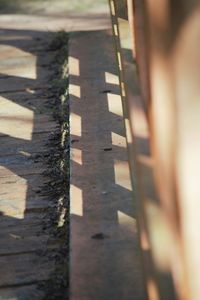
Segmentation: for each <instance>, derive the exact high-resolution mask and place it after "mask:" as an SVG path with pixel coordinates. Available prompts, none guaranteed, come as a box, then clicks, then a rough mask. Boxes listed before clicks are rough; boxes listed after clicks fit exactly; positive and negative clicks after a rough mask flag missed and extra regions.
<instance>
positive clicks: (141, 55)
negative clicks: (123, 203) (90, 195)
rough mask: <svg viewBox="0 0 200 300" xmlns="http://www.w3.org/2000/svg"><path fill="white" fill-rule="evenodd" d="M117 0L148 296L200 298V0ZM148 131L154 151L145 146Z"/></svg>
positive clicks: (152, 298)
mask: <svg viewBox="0 0 200 300" xmlns="http://www.w3.org/2000/svg"><path fill="white" fill-rule="evenodd" d="M110 2H111V3H112V4H111V5H114V6H115V16H112V17H113V18H115V21H116V20H117V25H118V28H119V33H120V32H122V34H121V36H120V35H119V37H115V38H116V39H118V40H119V41H120V45H121V50H120V54H121V61H122V78H124V84H125V91H126V98H125V99H126V103H125V107H126V111H127V112H128V113H127V114H128V117H129V121H130V127H131V132H132V135H133V136H132V141H133V145H130V149H132V147H134V148H135V149H134V152H135V155H133V154H132V153H131V151H130V161H132V160H134V162H135V165H136V169H137V171H138V172H137V174H136V178H137V182H138V185H137V189H138V201H139V214H140V216H141V217H140V219H141V225H142V226H141V228H140V238H141V247H142V250H143V259H144V272H145V275H146V282H147V291H148V297H149V299H150V300H158V299H161V300H169V299H170V300H173V299H180V300H190V299H191V300H199V299H200V279H199V278H200V268H199V267H200V254H199V253H200V234H199V228H200V209H199V206H200V205H199V201H200V183H199V182H198V180H199V176H198V175H199V172H200V121H199V120H200V54H199V53H200V52H199V49H200V1H198V0H193V1H190V0H187V1H186V0H185V1H183V0H177V1H169V0H157V1H155V0H135V1H131V0H128V1H127V2H125V1H120V0H110ZM127 6H128V14H127V15H128V16H129V23H130V27H131V31H132V33H134V38H133V41H134V44H133V43H132V50H133V56H134V59H136V62H137V66H138V71H139V79H140V87H139V88H140V91H139V92H138V90H137V88H138V87H137V88H135V87H136V86H137V79H136V73H135V72H134V68H132V73H131V72H130V69H131V67H130V66H131V64H132V66H133V65H134V62H133V61H132V62H130V61H128V58H127V56H126V51H125V49H124V46H123V30H124V29H123V28H124V27H123V26H124V25H123V26H122V25H121V23H123V22H121V19H123V18H124V20H126V14H125V13H124V14H122V11H125V10H126V9H127ZM132 36H133V34H132ZM130 39H131V35H130ZM127 66H128V67H127ZM131 74H132V75H131ZM131 81H132V83H131ZM138 124H139V125H138ZM144 124H145V128H146V133H145V135H144V132H141V128H144ZM144 136H145V141H146V145H148V144H150V146H151V147H150V149H151V150H150V152H149V153H148V151H146V150H145V149H144V147H145V146H144V143H143V144H142V141H144V138H143V137H144ZM147 148H148V147H147ZM130 165H131V166H133V163H131V164H130ZM132 173H135V170H133V167H132ZM133 177H134V176H133Z"/></svg>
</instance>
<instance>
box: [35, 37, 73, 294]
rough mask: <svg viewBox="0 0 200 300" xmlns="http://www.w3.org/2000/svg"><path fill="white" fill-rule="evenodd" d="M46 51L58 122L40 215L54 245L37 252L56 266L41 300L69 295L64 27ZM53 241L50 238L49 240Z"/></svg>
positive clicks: (50, 141) (50, 96) (50, 144)
mask: <svg viewBox="0 0 200 300" xmlns="http://www.w3.org/2000/svg"><path fill="white" fill-rule="evenodd" d="M46 51H47V52H48V51H51V52H53V53H54V59H53V62H52V64H51V67H50V68H51V71H52V72H51V74H52V75H51V78H49V82H51V86H50V88H49V89H48V99H49V103H48V107H47V109H48V110H49V111H50V114H51V115H52V116H53V117H54V119H55V120H56V122H57V123H58V127H57V129H56V130H55V131H53V132H51V134H50V135H49V138H48V141H47V149H48V151H46V152H45V153H44V154H43V155H42V157H41V158H37V159H42V160H43V161H44V162H45V165H46V170H45V171H44V173H43V176H44V177H46V178H47V179H48V180H47V183H46V184H45V185H44V186H43V187H42V188H41V191H40V192H41V194H42V195H43V196H44V197H48V199H49V209H48V210H47V212H46V214H45V217H44V219H43V233H44V232H45V233H46V234H48V235H49V241H50V242H51V244H52V243H54V244H55V248H54V247H53V249H52V250H48V251H47V252H45V253H40V255H45V256H46V257H47V259H48V260H51V261H52V260H53V261H54V262H55V269H54V271H53V272H52V274H51V275H50V277H49V279H48V280H47V281H44V282H42V283H40V284H39V289H42V290H43V291H44V292H45V297H44V298H43V300H47V299H48V300H57V299H59V300H67V299H68V283H69V272H68V269H69V268H68V265H69V262H68V258H69V104H68V62H67V57H68V34H67V33H66V32H64V31H62V32H58V33H57V34H55V35H53V34H52V36H51V42H50V43H49V46H48V48H47V49H46ZM52 241H53V242H52Z"/></svg>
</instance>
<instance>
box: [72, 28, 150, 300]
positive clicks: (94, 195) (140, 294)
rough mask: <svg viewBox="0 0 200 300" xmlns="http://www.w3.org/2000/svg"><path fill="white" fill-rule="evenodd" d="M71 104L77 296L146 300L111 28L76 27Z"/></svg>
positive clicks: (75, 299)
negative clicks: (84, 28) (83, 31)
mask: <svg viewBox="0 0 200 300" xmlns="http://www.w3.org/2000/svg"><path fill="white" fill-rule="evenodd" d="M69 55H70V57H69V73H70V106H71V143H72V145H71V147H72V153H71V193H70V195H71V197H70V199H71V204H70V207H71V211H70V213H71V252H70V253H71V255H70V259H71V268H70V299H71V300H110V299H113V300H143V299H145V296H144V287H143V283H142V277H141V261H140V259H141V258H140V251H139V245H138V237H137V223H136V203H134V201H133V195H132V188H131V184H130V174H129V167H128V159H127V144H126V137H125V129H124V123H123V112H122V102H121V97H120V89H119V79H118V71H117V65H116V58H115V53H114V45H113V39H112V33H111V31H110V30H100V31H99V30H98V31H93V32H91V31H88V32H85V33H77V34H74V35H73V36H72V37H71V39H70V46H69Z"/></svg>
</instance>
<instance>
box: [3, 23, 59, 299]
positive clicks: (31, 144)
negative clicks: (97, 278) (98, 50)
mask: <svg viewBox="0 0 200 300" xmlns="http://www.w3.org/2000/svg"><path fill="white" fill-rule="evenodd" d="M3 19H4V18H3ZM10 20H11V19H10ZM11 23H12V22H11ZM0 24H1V25H2V27H6V23H5V22H4V21H3V20H2V19H0ZM24 26H25V24H24ZM14 28H15V25H14V24H13V30H12V29H10V30H7V29H4V30H3V31H2V32H1V38H0V91H1V96H0V299H3V300H9V299H17V300H27V299H32V300H33V299H35V300H36V299H37V300H40V299H42V298H43V297H44V291H42V290H39V289H38V284H39V283H40V282H43V281H44V280H47V279H48V278H49V276H50V274H51V273H52V272H54V268H55V259H51V258H50V255H51V253H52V250H56V249H58V247H59V245H58V243H57V242H56V240H54V239H53V238H50V236H49V235H48V233H47V232H45V231H43V226H44V219H46V218H48V210H49V208H50V197H48V195H45V196H44V195H42V194H41V190H42V188H43V187H44V185H46V184H47V183H48V181H49V178H48V177H47V176H46V177H45V176H44V175H43V172H44V171H45V170H46V168H47V165H46V164H45V162H44V160H43V159H42V157H43V154H45V153H46V152H48V151H49V148H48V146H47V142H48V140H49V135H50V134H51V133H52V132H56V131H57V130H58V129H59V126H58V124H57V122H55V121H54V120H53V118H52V115H51V113H50V111H49V109H47V105H48V104H49V103H50V101H51V100H50V99H48V87H49V82H48V80H49V76H51V71H50V70H49V64H51V62H52V59H53V55H52V53H51V52H46V51H45V47H46V45H47V43H48V39H49V38H50V37H47V36H48V33H46V32H43V33H42V34H41V32H37V31H34V30H32V31H28V30H26V31H25V36H26V37H24V35H23V32H24V30H16V29H14ZM44 41H45V42H44ZM39 46H40V47H39ZM38 47H39V48H38Z"/></svg>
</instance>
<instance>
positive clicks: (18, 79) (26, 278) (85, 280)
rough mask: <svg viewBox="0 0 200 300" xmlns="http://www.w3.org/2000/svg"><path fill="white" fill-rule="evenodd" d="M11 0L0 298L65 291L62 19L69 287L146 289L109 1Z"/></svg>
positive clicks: (133, 292)
mask: <svg viewBox="0 0 200 300" xmlns="http://www.w3.org/2000/svg"><path fill="white" fill-rule="evenodd" d="M31 2H32V4H34V5H33V6H29V5H30V3H31ZM66 2H68V3H69V1H66ZM95 2H96V1H95ZM2 3H3V1H0V7H1V12H4V14H2V15H1V16H0V28H1V37H0V45H1V47H0V91H1V97H0V104H1V110H0V128H1V129H0V186H1V189H0V199H1V202H0V211H1V217H0V225H1V226H0V265H1V269H0V299H2V300H4V299H6V300H11V299H12V300H13V299H15V300H28V299H31V300H44V299H45V300H46V299H48V300H51V299H67V279H68V278H67V277H68V274H67V273H66V270H67V269H68V265H67V254H68V241H67V229H68V228H69V227H68V224H67V221H68V220H67V219H65V216H66V215H65V214H66V209H67V205H66V200H67V199H66V197H64V196H66V194H67V185H66V178H65V177H64V176H63V173H62V172H63V171H65V172H66V173H65V174H66V175H67V170H69V168H66V167H68V166H65V165H64V164H63V158H64V159H66V156H64V157H63V154H61V153H64V155H66V154H67V151H68V149H67V148H65V151H64V152H62V151H60V150H61V149H60V147H59V145H60V141H61V140H62V142H63V138H64V136H62V135H61V132H63V133H65V130H66V129H67V128H66V127H63V126H61V125H62V124H63V119H62V122H61V118H60V117H59V114H58V112H59V109H58V108H61V102H60V101H59V99H60V98H59V97H58V90H60V84H57V83H58V82H55V77H56V78H57V79H58V78H59V77H60V73H59V72H57V71H55V70H58V69H57V63H58V61H59V63H60V60H58V58H56V60H55V53H56V52H57V51H56V50H57V47H55V44H54V46H53V47H51V48H48V47H47V46H48V45H49V42H50V40H52V38H53V34H52V33H53V32H56V31H58V30H60V29H64V30H66V31H68V32H70V41H69V54H70V58H69V67H70V70H69V73H70V79H69V80H70V95H69V97H70V101H71V105H72V106H71V113H72V114H71V125H72V126H71V142H72V160H71V166H72V177H71V199H72V202H71V208H70V210H71V211H70V212H71V217H70V219H71V254H70V255H71V264H70V274H69V275H70V299H73V300H79V299H81V300H83V299H84V300H94V299H95V300H99V299H101V300H107V299H115V300H116V299H120V300H122V299H124V300H127V299H134V300H141V299H143V287H142V283H141V272H140V263H139V262H140V257H139V252H138V243H137V226H136V222H135V210H134V206H132V195H131V186H130V178H129V172H128V164H127V153H126V141H125V132H124V127H123V118H122V109H121V106H122V105H121V102H120V101H121V98H120V95H119V94H120V92H119V83H118V77H117V68H116V61H115V55H114V51H113V50H114V48H113V44H112V38H111V32H110V27H111V25H110V19H109V12H108V7H107V8H106V10H105V7H104V5H103V6H102V5H100V6H99V7H97V5H96V4H95V5H96V9H97V8H98V9H97V11H96V12H94V10H95V5H94V4H93V5H91V6H90V3H91V1H89V0H88V1H83V3H85V6H83V3H82V4H81V5H80V2H79V3H78V1H74V2H73V4H72V6H71V9H69V8H68V9H69V10H70V11H68V12H67V14H65V10H64V9H63V6H62V5H63V3H64V1H59V3H58V4H56V7H57V8H56V7H55V10H53V12H54V13H52V9H53V7H50V5H49V7H48V8H47V6H44V3H47V1H42V2H41V1H34V2H33V1H25V2H22V0H20V1H16V2H15V4H17V5H14V2H13V1H4V5H2ZM20 3H23V6H20V5H21V4H20ZM48 3H50V0H48ZM101 3H103V1H102V2H101ZM25 4H26V5H25ZM58 6H59V8H58ZM78 6H79V10H76V11H74V9H73V8H75V7H76V8H78ZM80 6H81V7H80ZM88 6H90V8H91V10H90V12H89V13H88V12H87V10H86V8H88ZM20 7H21V8H20ZM61 7H62V9H61ZM80 11H81V13H80ZM91 11H93V12H91ZM24 12H26V13H24ZM77 31H78V33H74V32H77ZM47 50H48V51H47ZM65 50H66V57H67V55H68V50H67V49H65ZM62 55H63V52H62ZM55 72H56V73H55ZM66 85H67V82H65V85H64V86H65V87H66ZM52 86H53V87H54V89H53V90H52ZM61 87H63V85H61ZM61 92H62V93H63V89H61ZM52 93H53V94H52ZM63 99H64V98H62V100H63ZM83 104H84V105H83ZM64 117H65V118H64V121H66V120H67V116H64ZM63 179H64V180H63ZM63 187H64V189H63ZM64 191H66V194H65V193H64ZM63 199H64V202H63ZM55 212H56V213H55ZM65 220H66V222H65ZM62 229H64V234H63V230H62ZM66 241H67V243H66ZM62 266H64V269H63V268H62ZM52 287H53V289H52ZM63 291H64V293H63ZM65 292H66V293H65ZM62 297H63V298H62Z"/></svg>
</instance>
